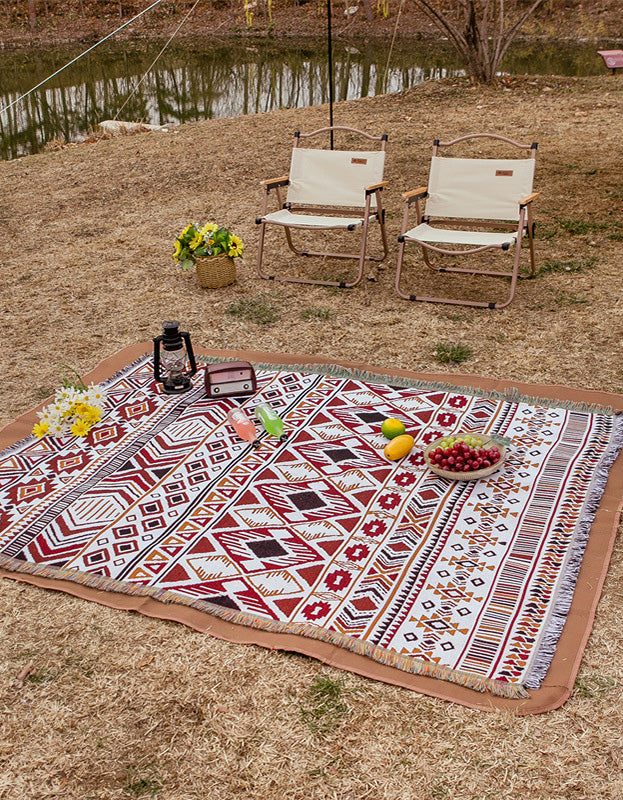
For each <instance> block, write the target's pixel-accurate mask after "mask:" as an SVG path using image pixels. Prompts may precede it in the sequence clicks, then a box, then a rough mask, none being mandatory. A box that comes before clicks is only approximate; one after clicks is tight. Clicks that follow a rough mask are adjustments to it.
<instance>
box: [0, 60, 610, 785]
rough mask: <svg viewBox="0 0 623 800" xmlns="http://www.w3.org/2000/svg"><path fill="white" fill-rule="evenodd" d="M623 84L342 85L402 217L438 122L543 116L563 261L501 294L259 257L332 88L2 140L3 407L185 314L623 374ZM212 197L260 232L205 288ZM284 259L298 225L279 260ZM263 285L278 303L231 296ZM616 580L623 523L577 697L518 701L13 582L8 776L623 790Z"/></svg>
mask: <svg viewBox="0 0 623 800" xmlns="http://www.w3.org/2000/svg"><path fill="white" fill-rule="evenodd" d="M621 86H622V84H621V78H620V76H617V77H616V78H612V77H610V76H604V77H603V78H595V79H586V80H571V79H570V80H560V79H551V81H549V82H548V81H546V80H541V79H539V80H530V79H525V80H524V79H522V80H517V81H513V82H512V84H511V85H510V86H508V87H506V88H499V89H470V88H468V87H467V86H466V85H465V84H464V83H462V82H460V81H459V82H456V81H455V82H454V83H450V82H446V83H442V84H429V85H425V86H423V87H421V88H419V89H416V90H411V91H408V92H406V93H404V94H401V95H396V96H391V97H380V98H376V99H365V100H360V101H356V102H350V103H344V104H339V105H338V106H337V108H336V120H337V121H338V122H339V123H340V124H354V125H356V126H359V127H363V128H366V129H368V130H371V131H378V132H387V133H388V134H389V136H390V150H389V169H388V173H389V174H388V177H389V178H390V179H391V180H392V186H391V190H390V192H388V193H387V197H386V203H387V205H388V208H389V220H388V221H389V228H390V234H391V240H392V241H393V242H395V235H396V234H397V232H398V226H399V219H400V208H399V193H400V192H401V191H404V190H406V189H408V188H413V187H415V186H418V185H421V183H423V182H424V181H425V179H426V174H427V164H428V160H429V155H430V144H431V140H432V139H433V138H434V136H436V135H440V134H441V135H444V134H445V135H449V134H452V135H460V134H462V133H468V132H471V131H473V130H482V129H493V130H495V131H497V132H500V133H504V134H507V135H510V136H512V137H513V138H517V139H520V140H528V141H530V140H532V139H536V140H538V141H539V144H540V158H539V162H538V170H537V179H536V188H537V189H540V190H541V191H542V198H541V200H540V202H539V207H538V220H539V223H540V226H539V232H540V237H539V240H538V257H539V263H540V265H541V266H543V267H547V269H545V270H543V271H542V272H541V274H540V275H539V277H538V278H537V279H535V280H533V281H529V282H522V284H521V285H520V286H519V289H518V297H517V299H516V301H515V302H514V303H513V304H512V305H511V306H510V307H509V308H508V309H506V310H503V311H497V312H496V311H480V310H473V309H458V310H457V309H453V308H451V307H448V306H445V307H444V306H431V305H420V304H409V303H408V302H406V301H401V300H399V299H398V297H397V296H396V295H395V294H394V292H393V272H394V267H395V247H394V246H393V247H392V257H391V258H390V260H389V262H388V263H387V265H386V267H385V268H384V269H382V270H379V271H378V273H377V275H376V277H377V280H375V281H369V280H366V281H365V282H364V283H363V284H362V285H361V286H360V287H358V288H357V289H355V290H352V291H350V292H348V293H346V294H345V293H343V292H342V293H339V292H336V291H332V290H328V289H324V288H301V287H297V286H294V285H273V284H272V283H271V284H267V283H264V282H261V281H260V280H259V279H258V278H257V277H256V276H255V274H254V268H253V261H254V255H255V246H256V242H257V238H256V237H257V231H256V227H255V225H254V222H253V220H254V218H255V216H256V214H257V212H258V210H259V205H260V200H261V192H260V187H259V180H260V179H262V178H265V177H270V176H274V175H279V174H282V173H283V172H285V171H286V169H287V165H288V157H289V147H290V136H291V133H292V132H293V131H294V130H296V129H301V130H311V129H312V128H314V127H319V126H320V125H321V124H324V123H325V121H326V108H315V109H307V110H285V111H281V112H277V113H271V114H266V115H261V116H255V117H247V118H243V119H226V120H218V121H212V122H202V123H195V124H189V125H186V126H184V127H183V128H180V129H179V132H177V133H175V134H173V133H169V134H142V135H140V136H136V137H122V138H119V139H115V140H111V141H103V142H100V143H99V144H97V145H83V146H79V147H74V148H67V149H64V150H59V151H56V152H48V153H44V154H42V155H39V156H31V157H29V158H27V159H22V160H19V161H14V162H9V163H2V164H0V220H1V221H2V228H3V236H2V241H1V244H0V247H1V248H2V250H1V253H2V263H3V266H4V270H3V282H2V289H1V291H2V295H3V298H4V309H5V313H4V316H3V318H2V322H1V325H2V331H3V337H2V341H3V347H2V365H1V366H2V375H3V393H2V397H1V399H0V418H1V420H2V421H4V422H8V421H10V420H11V419H12V418H14V417H15V415H17V414H19V413H20V412H22V411H25V410H26V409H28V408H29V407H31V406H33V405H35V404H36V403H37V402H38V401H39V400H41V399H42V398H43V397H45V396H46V395H47V394H48V393H49V392H50V391H51V390H52V389H53V388H54V387H55V386H56V385H57V384H58V382H59V379H60V372H59V366H58V365H59V364H60V363H67V364H71V365H72V366H74V367H75V368H77V369H78V370H79V371H81V372H86V371H87V370H88V369H89V368H91V367H92V366H94V364H95V363H96V362H97V361H98V360H99V359H101V358H103V357H105V356H107V355H110V354H111V353H113V352H114V351H116V350H118V349H119V348H120V347H122V346H125V345H127V344H130V343H132V342H135V341H137V340H144V339H149V338H150V337H152V336H154V335H155V334H157V333H159V330H160V323H161V321H162V320H163V319H166V318H171V317H173V318H179V319H180V320H182V322H183V324H184V326H185V327H187V328H188V329H190V330H191V332H192V334H193V340H194V341H195V342H196V343H197V344H200V345H205V346H211V347H228V348H253V349H263V350H273V351H281V352H289V351H298V352H304V353H322V354H324V355H328V356H331V355H333V354H334V355H336V356H340V357H342V358H348V359H359V360H363V361H367V362H369V363H371V364H374V365H377V366H381V367H382V366H385V365H393V366H402V367H406V368H410V369H415V370H418V369H422V370H440V369H446V370H447V371H448V372H449V373H452V372H453V371H461V372H465V371H472V372H476V373H481V374H486V375H491V376H500V377H504V378H515V379H518V380H527V381H535V382H543V383H550V384H552V383H559V384H568V385H576V386H581V387H585V388H594V389H606V390H610V391H615V392H623V370H622V366H621V359H620V357H619V352H620V342H621V334H622V327H623V326H622V309H621V301H620V264H621V258H620V254H621V240H620V234H621V233H622V232H623V227H622V225H623V221H622V214H621V209H622V207H623V189H622V186H623V180H622V178H623V174H622V173H623V167H622V158H621V139H620V125H619V123H618V120H620V119H621V118H622V117H623V102H622V101H623V93H622V91H621ZM212 217H214V218H217V219H218V220H221V221H223V222H225V223H227V224H228V225H230V226H231V227H233V229H234V230H235V231H236V232H238V233H240V235H241V236H242V237H243V238H244V239H245V241H246V243H247V248H248V250H247V257H246V259H245V262H244V263H243V264H242V265H241V266H239V267H238V282H237V284H235V285H234V286H231V287H227V288H226V289H221V290H212V291H211V290H207V291H206V290H201V289H199V288H198V286H197V284H196V280H195V278H194V276H193V275H192V274H188V273H181V272H180V271H179V270H178V269H177V268H176V266H175V265H174V264H173V262H172V261H171V260H170V252H171V249H172V242H173V238H174V235H175V233H176V232H177V231H178V230H179V229H180V228H181V227H182V226H183V225H184V224H185V223H186V222H187V221H189V220H190V219H197V220H203V219H206V220H207V219H209V218H212ZM617 237H618V238H617ZM285 258H286V256H285V251H284V250H283V249H281V248H280V249H278V250H277V252H276V255H275V256H274V257H273V263H274V264H275V265H277V264H279V263H280V259H285ZM563 262H564V263H563ZM567 267H569V269H567ZM578 267H580V268H578ZM414 280H416V278H415V277H414ZM265 293H270V300H271V302H272V303H273V304H274V305H275V306H276V308H277V310H278V312H279V319H278V320H277V321H276V322H273V323H271V324H258V323H257V322H254V321H247V320H245V319H244V318H242V317H241V316H240V315H236V314H231V313H227V310H228V308H229V307H230V306H231V305H232V304H233V303H238V302H239V301H241V300H245V301H251V300H260V299H261V297H262V295H263V294H265ZM310 309H311V310H310ZM440 342H444V343H459V344H465V345H469V347H470V349H471V351H472V357H471V358H470V359H469V360H468V361H466V362H465V363H463V364H461V365H460V366H457V367H455V366H453V365H451V364H448V365H443V366H442V365H440V364H438V363H437V362H435V361H434V358H433V350H434V348H435V345H437V344H438V343H440ZM621 585H623V546H622V545H621V542H620V541H619V542H618V544H617V547H616V550H615V553H614V556H613V561H612V566H611V570H610V574H609V577H608V580H607V582H606V586H605V590H604V595H603V597H602V601H601V603H600V607H599V613H598V617H597V621H596V624H595V627H594V630H593V634H592V636H591V639H590V641H589V644H588V648H587V650H586V653H585V655H584V659H583V662H582V667H581V670H580V674H579V678H578V683H577V686H576V690H575V692H574V694H573V696H572V698H571V699H570V700H569V701H568V702H567V704H566V705H565V706H564V707H563V708H562V709H560V710H558V711H554V712H551V713H549V714H547V715H544V716H539V717H528V718H514V717H513V716H511V715H509V714H505V713H495V714H485V713H482V712H476V711H471V710H469V709H466V708H463V707H460V706H456V705H450V704H448V703H445V702H443V701H437V700H434V699H431V698H427V697H422V696H419V695H417V694H415V693H412V692H408V691H406V690H402V689H397V688H394V687H391V686H386V685H383V684H380V683H375V682H373V681H369V680H366V679H364V678H360V677H357V676H354V675H351V674H344V673H340V672H338V671H337V670H334V669H331V668H329V667H325V666H323V665H322V664H320V663H317V662H315V661H313V660H311V659H307V658H305V657H302V656H297V655H290V654H284V653H279V652H269V651H266V650H262V649H260V648H257V647H254V646H241V645H234V644H229V643H226V642H221V641H219V640H216V639H212V638H208V637H205V636H202V635H201V634H198V633H196V632H193V631H191V630H187V629H185V628H184V627H182V626H180V625H176V624H173V623H168V622H163V621H159V620H152V619H148V618H144V617H140V616H138V615H136V614H130V613H124V612H119V611H114V610H111V609H108V608H103V607H99V606H96V605H93V604H89V603H87V602H84V601H80V600H77V599H74V598H72V597H69V596H66V595H62V594H57V593H52V592H46V591H43V590H40V589H37V588H33V587H30V586H24V585H21V584H19V583H14V582H13V581H3V582H2V584H1V589H2V591H1V593H0V607H1V610H0V619H1V620H2V621H1V623H0V625H1V631H2V633H1V636H2V648H1V651H0V664H1V665H2V681H1V688H0V696H1V699H0V713H1V720H2V722H1V725H2V732H1V735H0V798H1V799H2V800H9V799H10V800H17V799H18V798H19V799H20V800H21V799H22V798H29V799H30V798H33V799H36V800H39V798H62V799H63V800H95V799H96V798H97V800H117V799H118V800H122V798H133V797H145V798H149V797H156V798H158V799H159V800H186V799H187V798H188V799H189V800H190V798H193V800H200V799H201V800H204V798H212V797H219V798H223V800H230V798H249V799H250V800H251V799H253V800H255V799H257V800H277V799H278V798H279V799H280V798H283V797H290V798H292V800H312V799H313V800H315V799H316V798H318V799H320V798H322V800H325V798H326V799H327V800H328V799H329V798H335V799H336V800H354V799H355V798H357V800H364V798H370V799H371V800H377V799H379V798H391V800H412V798H414V797H418V798H422V799H423V800H443V798H453V800H463V799H467V798H470V800H471V799H472V798H473V799H475V798H478V800H485V798H492V799H493V798H508V799H509V800H519V798H524V797H532V798H542V799H543V800H545V799H547V800H550V799H551V800H553V798H556V799H558V798H569V800H584V799H585V798H597V797H599V798H605V799H606V800H615V798H617V799H619V800H620V798H621V797H623V779H622V778H621V775H622V774H623V769H622V762H623V746H622V743H621V730H622V729H623V711H622V707H623V706H622V700H623V690H622V685H623V667H622V664H623V640H622V639H621V637H620V617H621V610H622V608H623V595H622V593H621ZM30 661H32V662H33V672H32V673H31V675H30V677H29V678H28V679H27V680H26V681H25V683H24V685H23V686H22V687H21V688H15V687H13V686H12V684H13V681H14V679H15V677H16V676H17V675H18V673H19V672H20V670H22V669H23V667H24V666H25V665H26V664H28V663H29V662H30Z"/></svg>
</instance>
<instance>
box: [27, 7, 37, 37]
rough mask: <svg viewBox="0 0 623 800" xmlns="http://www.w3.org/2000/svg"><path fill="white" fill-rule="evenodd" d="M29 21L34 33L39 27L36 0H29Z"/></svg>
mask: <svg viewBox="0 0 623 800" xmlns="http://www.w3.org/2000/svg"><path fill="white" fill-rule="evenodd" d="M28 19H29V20H30V30H31V31H32V32H33V33H34V31H35V28H36V27H37V14H36V12H35V0H28Z"/></svg>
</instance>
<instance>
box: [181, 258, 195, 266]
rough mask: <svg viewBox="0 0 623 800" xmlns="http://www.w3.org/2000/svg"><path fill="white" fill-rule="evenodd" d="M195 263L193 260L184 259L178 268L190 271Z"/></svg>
mask: <svg viewBox="0 0 623 800" xmlns="http://www.w3.org/2000/svg"><path fill="white" fill-rule="evenodd" d="M194 263H195V261H194V259H192V258H185V259H184V260H183V261H180V267H181V268H182V269H190V267H192V266H193V264H194Z"/></svg>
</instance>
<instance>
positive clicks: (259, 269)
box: [257, 221, 270, 280]
mask: <svg viewBox="0 0 623 800" xmlns="http://www.w3.org/2000/svg"><path fill="white" fill-rule="evenodd" d="M265 235H266V223H265V222H263V221H262V222H260V241H259V243H258V246H257V272H258V275H259V276H260V278H264V279H265V280H269V279H270V275H267V274H266V273H265V272H262V256H263V254H264V236H265Z"/></svg>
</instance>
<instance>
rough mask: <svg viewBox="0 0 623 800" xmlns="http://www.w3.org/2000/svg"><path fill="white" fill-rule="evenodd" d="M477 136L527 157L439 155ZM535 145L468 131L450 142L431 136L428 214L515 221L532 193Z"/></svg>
mask: <svg viewBox="0 0 623 800" xmlns="http://www.w3.org/2000/svg"><path fill="white" fill-rule="evenodd" d="M475 140H479V141H481V142H482V141H483V140H484V141H488V142H489V144H490V145H491V143H493V142H495V146H496V147H500V146H502V145H500V144H499V143H500V142H502V143H503V146H507V145H510V146H511V147H514V148H516V149H519V150H524V151H528V152H529V153H530V157H529V158H459V157H446V156H440V155H439V154H438V153H439V150H440V149H441V148H452V147H454V146H456V145H458V144H460V143H461V142H469V143H470V144H474V143H475ZM536 152H537V144H536V142H533V143H532V144H520V143H519V142H515V141H513V139H508V138H507V137H506V136H500V135H499V134H497V133H470V134H468V135H467V136H460V137H459V138H458V139H453V140H452V141H450V142H441V141H439V139H435V142H434V144H433V157H432V159H431V166H430V175H429V181H428V193H429V197H428V200H427V201H426V213H427V214H428V215H429V216H432V217H451V218H454V219H457V218H458V219H474V220H476V219H480V220H508V221H509V222H510V221H511V220H513V221H517V220H518V219H519V202H520V201H521V200H522V199H523V198H524V197H527V196H528V195H529V194H530V193H531V192H532V184H533V181H534V166H535V160H536Z"/></svg>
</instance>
